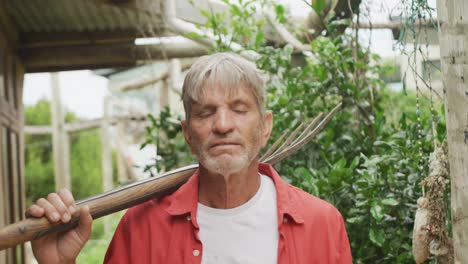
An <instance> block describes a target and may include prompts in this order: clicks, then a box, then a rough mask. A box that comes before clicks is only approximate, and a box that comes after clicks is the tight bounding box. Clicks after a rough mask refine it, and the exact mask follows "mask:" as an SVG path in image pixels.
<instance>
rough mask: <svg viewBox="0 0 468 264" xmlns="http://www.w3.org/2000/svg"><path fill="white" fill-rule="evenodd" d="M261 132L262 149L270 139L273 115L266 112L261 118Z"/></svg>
mask: <svg viewBox="0 0 468 264" xmlns="http://www.w3.org/2000/svg"><path fill="white" fill-rule="evenodd" d="M262 121H263V131H262V145H261V146H262V148H264V147H265V146H266V144H267V142H268V139H269V138H270V135H271V131H272V129H273V114H272V113H271V112H266V113H265V116H264V117H263V120H262Z"/></svg>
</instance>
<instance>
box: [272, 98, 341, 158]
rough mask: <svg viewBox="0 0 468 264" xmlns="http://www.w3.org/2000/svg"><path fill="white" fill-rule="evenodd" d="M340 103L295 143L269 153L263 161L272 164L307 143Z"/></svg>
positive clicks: (337, 108)
mask: <svg viewBox="0 0 468 264" xmlns="http://www.w3.org/2000/svg"><path fill="white" fill-rule="evenodd" d="M341 105H342V103H339V104H337V105H336V106H335V107H334V108H333V110H332V111H330V113H328V114H327V115H326V116H325V118H323V119H322V121H321V122H320V123H319V124H318V125H317V126H316V127H315V128H314V130H312V132H310V133H309V134H308V135H307V136H305V137H304V138H302V139H301V140H300V141H298V142H297V143H296V144H294V145H292V146H290V147H289V148H287V149H285V150H283V151H281V152H280V153H278V154H274V155H271V156H270V157H268V158H266V159H265V162H268V163H270V164H272V165H274V164H276V163H278V162H280V161H281V160H283V159H284V158H286V157H288V156H290V155H291V154H293V153H295V152H296V151H297V150H299V149H300V148H302V147H303V146H304V145H305V144H307V143H309V141H310V140H312V138H314V137H315V135H317V134H318V133H319V132H320V131H321V130H322V129H323V127H324V126H325V125H326V124H327V123H328V121H330V119H331V118H332V116H333V115H334V114H335V113H336V112H337V111H338V110H339V109H340V108H341Z"/></svg>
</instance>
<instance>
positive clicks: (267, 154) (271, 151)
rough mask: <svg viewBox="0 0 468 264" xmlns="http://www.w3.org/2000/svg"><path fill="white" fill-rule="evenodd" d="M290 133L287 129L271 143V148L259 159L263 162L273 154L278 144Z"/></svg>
mask: <svg viewBox="0 0 468 264" xmlns="http://www.w3.org/2000/svg"><path fill="white" fill-rule="evenodd" d="M288 133H289V131H288V130H286V131H285V132H284V133H283V134H282V135H281V136H280V137H279V138H278V139H277V140H276V141H275V143H273V145H271V147H270V148H268V150H267V151H266V152H265V154H263V155H262V157H261V158H260V159H259V160H260V161H261V162H263V161H264V160H265V159H266V158H267V157H268V156H270V155H271V154H273V152H274V151H275V150H276V148H277V147H278V145H279V144H280V143H281V141H282V140H283V139H284V137H285V136H286V135H287V134H288Z"/></svg>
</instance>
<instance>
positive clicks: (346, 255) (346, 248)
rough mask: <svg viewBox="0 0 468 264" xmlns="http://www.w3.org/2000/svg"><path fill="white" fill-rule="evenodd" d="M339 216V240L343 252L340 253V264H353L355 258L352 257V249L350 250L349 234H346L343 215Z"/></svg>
mask: <svg viewBox="0 0 468 264" xmlns="http://www.w3.org/2000/svg"><path fill="white" fill-rule="evenodd" d="M339 216H340V217H339V225H340V228H339V230H340V232H339V234H338V236H339V238H338V239H339V241H340V248H341V252H340V259H339V261H338V263H340V264H349V263H353V258H352V255H351V248H350V245H349V240H348V234H347V233H346V227H345V225H344V221H343V217H342V216H341V214H340V215H339Z"/></svg>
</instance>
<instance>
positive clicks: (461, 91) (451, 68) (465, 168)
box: [437, 0, 468, 263]
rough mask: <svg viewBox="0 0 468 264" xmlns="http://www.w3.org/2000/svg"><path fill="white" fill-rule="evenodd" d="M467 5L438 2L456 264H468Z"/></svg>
mask: <svg viewBox="0 0 468 264" xmlns="http://www.w3.org/2000/svg"><path fill="white" fill-rule="evenodd" d="M467 14H468V3H467V2H466V0H437V18H438V19H439V21H440V23H441V27H440V31H439V43H440V57H441V63H442V75H443V82H444V93H445V114H446V120H447V140H448V148H449V163H450V177H451V211H452V232H453V246H454V257H455V263H468V45H467V43H468V15H467Z"/></svg>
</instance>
